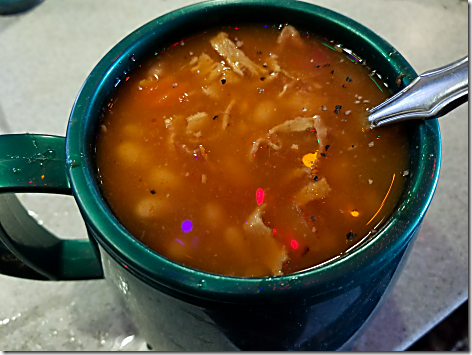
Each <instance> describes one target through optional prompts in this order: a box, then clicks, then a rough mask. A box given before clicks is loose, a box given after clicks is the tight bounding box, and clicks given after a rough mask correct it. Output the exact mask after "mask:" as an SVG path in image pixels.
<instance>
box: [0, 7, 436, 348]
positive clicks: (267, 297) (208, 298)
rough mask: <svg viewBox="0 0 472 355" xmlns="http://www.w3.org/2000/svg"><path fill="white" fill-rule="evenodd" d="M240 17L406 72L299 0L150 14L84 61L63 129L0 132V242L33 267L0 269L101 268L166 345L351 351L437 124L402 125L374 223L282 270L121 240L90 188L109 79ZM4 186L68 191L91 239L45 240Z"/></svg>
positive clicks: (66, 274) (361, 34)
mask: <svg viewBox="0 0 472 355" xmlns="http://www.w3.org/2000/svg"><path fill="white" fill-rule="evenodd" d="M242 22H258V23H260V22H264V23H269V24H278V23H290V24H293V25H294V26H296V27H297V28H303V29H306V30H309V31H313V32H317V33H320V34H323V35H326V36H329V38H332V39H334V40H335V41H337V42H339V43H343V44H345V45H346V46H347V45H348V46H349V48H350V49H352V50H353V52H354V53H356V54H357V55H358V56H359V57H356V58H355V59H356V61H357V60H359V58H362V60H361V61H359V63H358V64H359V65H362V63H367V65H368V66H369V67H371V68H375V69H376V70H377V72H378V73H382V75H383V78H384V80H385V82H386V83H387V85H388V86H389V87H390V88H391V90H392V91H393V92H396V91H398V90H400V89H401V88H402V87H404V86H405V85H407V84H408V83H409V82H410V81H411V80H412V79H413V78H415V77H416V76H417V74H416V73H415V71H414V70H413V69H412V68H411V66H410V65H409V64H408V62H407V61H406V60H405V59H404V58H403V57H402V56H401V55H400V54H399V53H398V52H397V51H396V50H395V49H394V48H393V47H392V46H391V45H390V44H388V43H387V42H386V41H385V40H383V39H382V38H380V37H379V36H378V35H376V34H375V33H374V32H372V31H370V30H369V29H367V28H365V27H364V26H362V25H360V24H359V23H357V22H355V21H353V20H351V19H349V18H347V17H345V16H343V15H340V14H338V13H335V12H332V11H330V10H327V9H325V8H322V7H318V6H315V5H311V4H307V3H302V2H295V1H293V2H292V1H274V0H251V1H249V0H225V1H218V0H217V1H209V2H204V3H198V4H195V5H192V6H188V7H184V8H181V9H178V10H175V11H172V12H170V13H168V14H166V15H163V16H161V17H159V18H156V19H155V20H153V21H151V22H149V23H147V24H146V25H144V26H142V27H141V28H139V29H137V30H136V31H134V32H133V33H131V34H130V35H128V36H127V37H126V38H124V39H123V40H122V41H121V42H119V43H118V44H117V45H116V46H115V47H114V48H113V49H111V50H110V52H108V53H107V54H106V55H105V56H104V57H103V59H102V60H101V61H100V62H99V63H98V64H97V66H96V67H95V68H94V69H93V71H92V72H91V74H90V75H89V77H88V78H87V79H86V81H85V83H84V84H83V86H82V88H81V90H80V93H79V95H78V96H77V99H76V101H75V103H74V106H73V108H72V112H71V115H70V118H69V124H68V128H67V135H66V137H65V138H63V137H56V136H45V135H28V134H20V135H2V136H0V159H1V162H2V164H1V165H0V171H1V174H0V192H2V193H3V194H2V195H1V196H0V227H1V228H0V240H1V241H2V242H3V244H4V245H5V246H6V247H7V248H8V249H9V251H10V252H11V253H13V254H14V255H15V256H16V257H17V258H18V259H20V260H21V261H22V262H24V263H25V264H26V265H28V266H29V267H30V268H32V269H34V270H35V273H28V272H26V271H24V269H23V271H21V270H22V269H21V268H19V269H18V268H17V269H15V268H14V267H13V264H11V265H12V266H9V264H5V263H3V264H1V267H0V272H1V273H4V274H7V275H12V276H18V277H30V278H37V279H50V280H78V279H91V278H101V277H105V279H106V280H107V281H108V282H109V284H110V285H111V287H112V288H113V289H114V290H115V291H116V293H117V294H118V295H119V298H120V299H121V300H122V301H123V302H124V304H125V305H126V307H127V308H128V310H129V314H130V317H131V318H132V319H133V321H134V322H135V324H136V326H137V328H138V331H139V332H140V334H141V335H142V336H143V337H144V339H145V340H146V341H147V343H148V344H150V346H153V344H155V345H154V346H156V345H157V344H160V346H161V347H162V344H166V345H165V346H166V347H168V349H169V350H193V351H199V350H206V351H211V350H215V351H221V350H235V349H242V350H335V349H339V348H340V347H341V346H343V344H344V348H346V346H347V347H349V346H350V345H346V344H350V342H352V339H354V338H355V335H356V333H357V334H359V332H358V331H359V329H360V328H361V326H362V325H363V324H364V323H365V322H366V320H367V319H368V318H369V316H371V315H372V313H373V311H374V309H376V307H377V308H378V306H379V304H381V300H382V298H384V297H383V296H384V295H385V294H386V293H387V292H386V291H387V289H388V288H389V287H391V285H392V284H394V280H395V278H396V277H397V276H398V274H399V272H400V270H401V268H402V265H403V264H404V262H405V260H406V258H407V256H408V254H409V250H410V249H411V246H412V245H413V241H414V239H415V236H416V234H417V232H418V229H419V226H420V224H421V222H422V219H423V217H424V214H425V212H426V210H427V208H428V206H429V204H430V202H431V199H432V196H433V193H434V190H435V188H436V184H437V180H438V176H439V167H440V158H441V142H440V133H439V125H438V122H437V120H429V121H427V122H413V123H407V124H408V125H409V129H408V132H409V140H410V145H411V150H410V174H409V180H408V182H407V186H406V188H405V191H404V192H403V195H402V197H401V200H400V202H399V203H398V206H397V208H396V210H395V212H394V213H393V214H392V215H391V216H389V218H388V220H387V221H386V222H385V223H384V225H383V226H382V228H381V229H380V230H379V231H378V232H377V233H376V234H375V235H373V236H371V237H369V238H367V239H366V240H364V241H363V242H362V243H360V244H359V245H357V246H356V247H355V248H353V249H352V250H350V251H349V253H346V254H344V255H342V256H340V257H338V258H335V259H333V260H331V261H329V262H327V263H324V264H322V265H319V266H317V267H314V268H311V269H308V270H305V271H301V272H297V273H294V274H291V275H286V276H281V277H267V278H239V277H229V276H222V275H215V274H211V273H207V272H204V271H200V270H195V269H192V268H189V267H186V266H183V265H180V264H178V263H175V262H173V261H171V260H169V259H167V258H165V257H163V256H160V255H158V254H157V253H155V252H154V251H152V250H150V249H149V248H148V247H146V246H145V245H143V244H142V243H141V242H139V241H138V240H136V239H135V238H133V236H132V235H130V233H129V232H128V231H127V230H126V229H125V228H124V227H123V226H122V225H121V224H120V223H119V221H118V220H117V219H116V218H115V217H114V216H113V214H112V213H111V210H110V208H109V207H108V205H107V203H106V201H105V200H104V199H103V197H102V194H101V193H100V187H99V182H98V181H97V176H96V173H95V172H96V165H95V160H94V147H95V139H96V132H97V131H98V127H99V123H100V117H101V114H102V112H103V111H102V110H103V109H104V107H106V104H107V103H108V102H109V100H110V98H112V96H113V93H114V90H115V88H116V87H117V86H118V85H119V84H120V82H121V80H122V79H123V78H124V77H125V76H126V75H129V73H131V74H132V73H133V70H134V69H135V68H136V67H137V66H138V65H139V63H140V60H142V59H144V58H147V57H148V54H149V52H151V51H154V50H155V49H157V48H161V47H162V46H166V45H168V44H170V43H173V42H175V41H178V40H180V39H181V38H184V37H185V36H186V35H189V33H191V32H196V31H199V30H204V29H205V28H208V27H211V26H220V25H228V24H232V23H237V24H241V23H242ZM346 54H347V53H346ZM398 78H402V80H401V84H400V85H398V80H397V79H398ZM14 192H48V193H59V194H72V195H73V196H74V197H75V200H76V202H77V204H78V206H79V209H80V211H81V214H82V217H83V219H84V221H85V224H86V227H87V230H88V234H89V239H86V240H60V239H57V238H56V237H54V236H53V235H52V234H50V233H49V232H48V231H46V230H45V229H43V228H42V227H41V226H39V225H37V224H36V223H35V221H34V220H32V219H31V218H30V217H29V216H28V215H27V214H26V211H25V210H24V208H23V207H22V206H21V205H20V204H19V203H18V200H16V198H15V197H14V194H11V193H14ZM1 250H2V249H1V248H0V251H1ZM5 265H6V266H5ZM18 270H20V271H18ZM349 339H351V340H350V341H349V342H348V340H349Z"/></svg>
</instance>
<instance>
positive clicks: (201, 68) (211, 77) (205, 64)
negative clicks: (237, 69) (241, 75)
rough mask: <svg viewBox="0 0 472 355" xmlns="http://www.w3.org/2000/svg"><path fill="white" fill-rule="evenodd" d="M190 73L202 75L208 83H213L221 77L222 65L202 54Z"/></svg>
mask: <svg viewBox="0 0 472 355" xmlns="http://www.w3.org/2000/svg"><path fill="white" fill-rule="evenodd" d="M190 71H191V72H193V73H198V74H200V75H203V76H205V77H206V79H207V80H208V81H210V82H213V81H215V80H216V79H218V78H219V77H220V76H221V75H222V72H223V64H221V63H218V62H215V61H214V60H213V59H211V58H210V56H209V55H208V54H206V53H202V54H201V55H200V56H199V57H198V61H197V63H196V65H195V66H193V67H192V68H191V69H190Z"/></svg>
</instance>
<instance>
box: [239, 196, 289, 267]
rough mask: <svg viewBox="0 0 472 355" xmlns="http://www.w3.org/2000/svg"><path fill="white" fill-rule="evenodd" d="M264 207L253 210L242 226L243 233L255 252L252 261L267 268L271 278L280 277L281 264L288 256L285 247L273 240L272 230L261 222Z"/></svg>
mask: <svg viewBox="0 0 472 355" xmlns="http://www.w3.org/2000/svg"><path fill="white" fill-rule="evenodd" d="M265 206H266V205H265V204H263V205H260V206H258V207H257V208H256V209H255V210H254V212H253V213H252V214H251V215H250V216H249V218H248V220H247V221H246V223H245V224H244V227H243V231H244V233H245V235H246V236H247V237H248V238H251V239H250V243H251V244H252V246H253V247H254V248H253V249H254V250H256V251H257V255H254V259H256V260H257V262H258V263H259V264H262V265H263V266H265V267H267V268H269V269H270V270H271V273H272V275H273V276H277V275H282V264H283V263H284V262H285V261H286V260H287V258H288V255H287V251H286V249H285V246H284V245H283V244H282V243H280V242H279V241H278V240H276V239H275V238H274V236H273V235H272V230H271V229H270V228H268V227H267V226H266V225H265V224H264V221H263V220H262V214H263V213H264V208H265ZM261 251H263V252H261ZM254 276H257V275H254Z"/></svg>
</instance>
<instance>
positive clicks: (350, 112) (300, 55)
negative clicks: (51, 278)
mask: <svg viewBox="0 0 472 355" xmlns="http://www.w3.org/2000/svg"><path fill="white" fill-rule="evenodd" d="M352 58H353V57H350V56H349V55H347V54H346V53H343V52H342V51H340V50H339V48H337V47H336V46H335V43H333V42H330V41H329V40H327V39H325V38H321V37H317V36H315V35H313V34H312V33H305V32H299V31H297V30H296V29H295V28H294V27H292V26H289V25H286V26H264V25H245V26H241V27H227V28H219V29H213V30H208V31H206V32H204V33H201V34H199V35H197V36H195V37H192V38H190V39H186V40H183V41H181V42H178V43H175V44H174V45H173V46H169V48H165V49H163V48H158V49H156V54H155V56H154V57H153V58H152V59H151V60H149V61H147V62H143V63H142V66H141V68H140V69H138V70H137V71H135V72H133V73H132V75H131V76H130V77H127V78H126V82H124V83H122V84H121V85H120V86H119V88H118V90H117V93H116V95H115V96H114V99H113V100H112V102H111V103H112V104H110V105H109V110H108V111H107V113H106V115H105V117H104V119H103V122H102V125H101V130H100V133H99V136H98V138H97V157H96V158H97V165H98V169H99V176H100V179H101V184H102V189H103V193H104V195H105V197H106V199H107V201H108V203H109V205H110V206H111V208H112V210H113V211H114V213H115V214H116V216H117V217H118V219H119V220H120V222H121V223H122V224H123V225H124V226H125V227H126V228H127V229H128V230H129V231H130V232H131V233H132V234H133V235H134V236H135V237H136V238H137V239H139V240H140V241H142V242H143V243H145V244H146V245H148V246H149V247H150V248H152V249H154V250H155V251H156V252H158V253H159V254H162V255H164V256H165V257H168V258H169V259H172V260H175V261H177V262H179V263H182V264H184V265H187V266H190V267H194V268H197V269H201V270H206V271H210V272H214V273H219V274H226V275H234V276H249V277H251V276H268V275H281V274H287V273H291V272H295V271H298V270H302V269H305V268H308V267H310V266H313V265H316V264H319V263H321V262H323V261H326V260H329V259H331V258H333V257H335V256H337V255H339V254H340V253H342V252H344V251H346V250H347V249H349V248H351V247H352V246H353V245H354V244H355V243H358V242H359V241H360V240H362V238H363V237H365V236H366V235H368V234H369V232H370V231H371V230H372V229H374V228H376V227H377V226H378V224H379V223H380V222H381V221H382V220H383V219H384V218H385V217H386V216H388V214H389V213H390V212H391V211H392V209H393V208H394V206H395V204H396V202H397V201H398V198H399V196H400V194H401V191H402V189H403V187H404V183H405V176H403V175H406V172H405V171H406V170H408V143H407V140H406V134H405V132H403V131H402V127H401V126H397V127H390V128H388V129H375V130H369V129H368V127H367V125H365V124H364V122H365V117H366V110H367V109H368V108H370V107H373V106H374V105H377V104H378V103H380V102H381V101H383V100H385V98H386V97H387V96H388V93H387V90H386V88H385V87H383V85H382V84H381V82H380V81H378V80H377V81H375V78H372V77H370V76H369V75H368V74H369V72H368V69H367V68H366V67H365V66H362V65H361V64H358V63H357V61H356V60H354V59H352ZM133 59H134V58H133ZM379 88H380V89H379ZM381 90H383V91H381Z"/></svg>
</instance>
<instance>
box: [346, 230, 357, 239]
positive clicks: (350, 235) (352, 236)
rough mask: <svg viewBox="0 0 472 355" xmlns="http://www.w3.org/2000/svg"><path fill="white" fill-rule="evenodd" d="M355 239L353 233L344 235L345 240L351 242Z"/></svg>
mask: <svg viewBox="0 0 472 355" xmlns="http://www.w3.org/2000/svg"><path fill="white" fill-rule="evenodd" d="M355 237H356V235H355V234H354V233H352V232H349V233H348V234H346V238H347V239H348V240H352V239H354V238H355Z"/></svg>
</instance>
